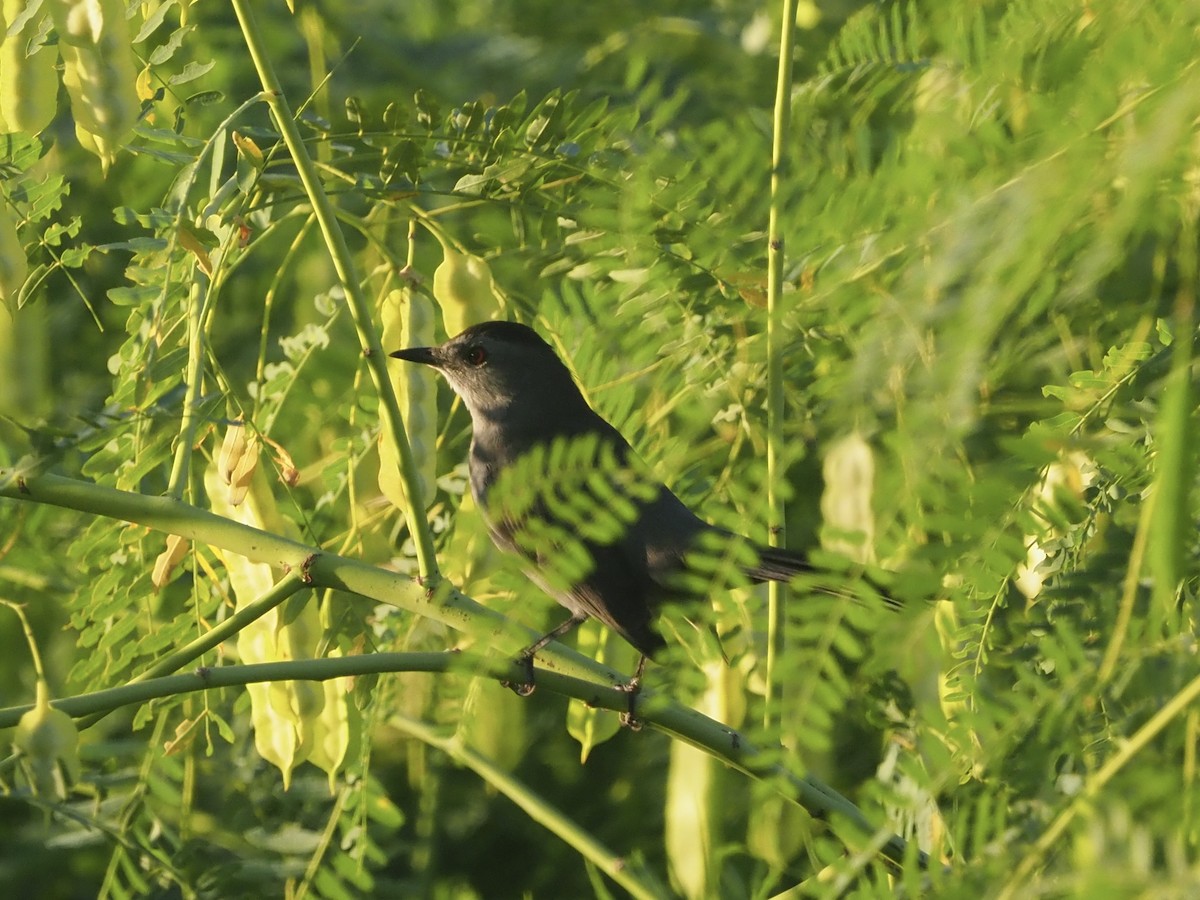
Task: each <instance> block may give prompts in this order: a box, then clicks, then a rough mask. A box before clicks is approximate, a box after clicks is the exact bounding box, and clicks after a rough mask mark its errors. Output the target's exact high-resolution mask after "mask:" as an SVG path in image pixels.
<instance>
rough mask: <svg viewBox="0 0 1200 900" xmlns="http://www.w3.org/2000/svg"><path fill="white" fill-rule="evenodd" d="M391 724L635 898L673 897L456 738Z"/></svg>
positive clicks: (417, 725)
mask: <svg viewBox="0 0 1200 900" xmlns="http://www.w3.org/2000/svg"><path fill="white" fill-rule="evenodd" d="M388 721H389V722H390V723H391V724H393V725H396V726H397V727H398V728H400V730H401V731H406V732H408V733H409V734H410V735H412V736H413V737H415V738H417V739H418V740H420V741H422V742H424V743H426V744H429V745H430V746H431V747H436V748H437V749H438V750H441V751H442V752H443V753H445V754H446V755H447V756H449V757H450V758H451V759H453V760H454V761H455V762H456V763H458V764H459V765H463V766H466V767H467V768H468V769H470V770H471V771H473V772H474V773H475V774H477V775H478V776H479V777H480V778H482V779H483V780H484V781H486V782H487V783H488V784H489V785H490V786H491V787H493V788H495V789H496V790H497V791H499V792H500V793H502V794H503V795H504V796H506V797H507V798H508V799H509V800H511V801H512V802H513V803H515V804H516V805H517V806H519V807H520V808H521V809H522V810H524V811H525V812H526V813H527V814H528V815H529V817H530V818H531V819H533V821H535V822H537V823H538V824H540V825H544V826H545V827H546V830H548V831H549V832H550V833H551V834H553V835H555V836H556V837H558V838H560V839H562V840H563V841H565V842H566V843H567V844H568V845H570V846H571V847H573V848H574V849H575V850H576V851H578V852H579V854H580V855H581V856H583V857H584V858H585V859H587V860H590V861H591V862H592V863H593V864H594V865H595V866H596V868H598V869H600V871H602V872H603V873H604V874H605V875H607V876H608V877H609V878H611V879H612V880H613V881H615V882H616V883H617V884H619V885H621V887H623V888H625V890H627V891H629V893H630V894H631V895H632V896H634V897H639V898H645V900H652V898H657V897H667V896H670V894H669V893H668V892H667V891H666V889H665V888H663V887H662V886H661V885H659V884H657V883H656V882H655V880H654V879H653V877H652V876H651V875H650V873H649V872H646V871H644V870H641V869H640V868H639V869H638V870H635V869H633V868H631V867H629V866H628V865H627V863H626V862H625V860H624V859H622V858H621V857H619V856H617V855H616V854H614V853H613V852H612V851H611V850H609V849H608V848H607V847H605V846H604V845H603V844H602V843H600V842H599V841H598V840H596V838H594V837H593V836H592V835H591V834H589V833H588V832H587V831H585V830H584V829H583V828H581V827H580V826H579V824H578V823H577V822H576V821H575V820H574V819H571V818H570V817H568V816H566V815H565V814H564V813H563V812H562V811H561V810H559V809H557V808H555V807H554V806H552V805H551V804H549V803H547V802H546V799H545V798H544V797H541V796H539V795H538V794H536V793H534V792H533V791H531V790H530V789H529V787H528V786H527V785H526V784H525V783H524V782H521V781H518V780H517V779H516V778H513V777H512V776H511V775H509V774H508V773H507V772H505V771H503V770H502V769H500V768H499V767H498V766H496V764H495V763H493V762H492V761H491V760H489V759H488V758H487V757H485V756H483V755H482V754H480V753H477V752H476V751H475V750H473V749H472V748H470V747H468V746H466V745H465V744H463V743H462V741H460V740H459V739H458V737H457V736H456V735H450V736H445V735H441V734H439V733H438V732H437V731H436V730H434V729H433V728H431V727H430V726H429V725H427V724H425V723H424V722H419V721H417V720H415V719H410V718H408V717H407V716H403V715H400V714H399V713H393V714H392V715H391V716H389V717H388Z"/></svg>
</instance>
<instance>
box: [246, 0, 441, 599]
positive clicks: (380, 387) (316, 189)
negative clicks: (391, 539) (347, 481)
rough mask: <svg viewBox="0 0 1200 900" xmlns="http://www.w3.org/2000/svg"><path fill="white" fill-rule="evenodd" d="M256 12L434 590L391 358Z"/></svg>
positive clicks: (275, 92) (252, 30)
mask: <svg viewBox="0 0 1200 900" xmlns="http://www.w3.org/2000/svg"><path fill="white" fill-rule="evenodd" d="M252 7H253V4H252V3H251V2H249V0H233V8H234V12H235V13H236V14H237V17H238V22H239V24H240V25H241V28H242V36H243V37H244V38H245V41H246V48H247V50H249V52H250V58H251V60H252V61H253V63H254V67H255V69H256V70H257V72H258V77H259V80H260V81H261V82H262V86H263V90H264V91H265V95H266V100H267V105H268V106H269V107H270V109H271V113H272V116H273V117H274V119H275V124H276V125H277V126H278V128H279V132H280V134H281V135H282V136H283V142H284V144H285V145H286V146H287V149H288V152H289V153H290V154H291V156H292V161H293V162H294V163H295V164H296V171H297V173H298V174H299V176H300V182H301V184H303V185H304V191H305V193H306V194H307V195H308V200H309V203H310V204H311V205H312V208H313V216H314V217H315V218H316V220H317V225H318V226H319V227H320V229H321V235H322V236H323V237H324V239H325V246H326V247H327V248H328V250H329V255H330V258H331V259H332V262H333V268H334V270H335V271H336V272H337V276H338V280H339V281H340V282H341V284H342V287H343V289H344V290H345V292H346V302H347V305H348V306H349V309H350V315H351V317H352V318H353V319H354V328H355V330H356V331H357V332H358V339H359V343H360V344H361V345H362V348H363V353H364V354H365V356H366V362H367V369H368V371H369V372H370V373H371V380H372V381H373V382H374V383H375V390H376V391H377V392H378V393H379V398H380V401H381V402H382V404H383V406H384V408H385V409H386V410H387V412H388V416H387V419H386V420H387V421H388V422H389V424H390V427H391V430H392V434H391V438H392V440H393V441H394V442H395V445H396V448H397V450H398V451H399V456H400V477H401V478H402V479H403V481H404V486H405V489H406V490H405V493H404V496H405V500H406V503H405V506H406V508H405V510H404V514H405V520H406V521H407V523H408V526H409V529H410V531H411V532H412V536H413V542H414V543H415V545H416V549H417V567H418V570H419V572H420V573H421V580H422V581H423V582H424V583H425V584H428V585H430V586H432V585H433V584H434V583H435V582H436V581H437V579H438V577H439V576H438V568H437V558H436V556H435V553H434V548H433V533H432V532H431V531H430V529H429V523H428V521H427V520H426V518H425V504H424V502H423V499H422V497H421V493H420V491H421V480H420V477H419V473H418V471H417V464H416V460H415V459H414V458H413V452H412V447H410V446H409V443H408V437H407V435H405V433H404V420H403V419H402V418H401V416H400V406H399V404H398V403H397V402H396V393H395V391H393V390H392V383H391V380H390V379H389V378H388V372H387V357H386V356H385V355H384V352H383V346H382V345H381V344H380V342H379V332H378V331H377V330H376V328H375V326H374V324H373V322H372V319H371V307H370V304H369V303H368V301H367V297H366V294H365V293H364V292H363V289H362V282H361V280H360V278H359V275H358V271H357V267H356V266H355V265H354V260H353V258H352V257H351V255H350V249H349V247H347V246H346V238H345V236H344V235H343V234H342V230H341V228H340V227H339V226H338V221H337V213H336V211H335V210H334V208H333V204H332V203H330V201H329V197H328V196H327V195H326V193H325V190H324V188H323V187H322V186H321V179H320V176H319V175H318V173H317V167H316V165H315V164H314V163H313V160H312V157H311V156H309V153H308V148H307V147H305V145H304V139H303V138H302V137H301V135H300V129H299V128H297V127H296V120H295V117H294V116H293V115H292V111H291V108H290V107H289V106H288V102H287V98H286V97H285V96H284V94H283V89H282V87H281V86H280V83H279V79H278V78H277V77H276V75H275V69H274V67H273V66H272V65H271V60H270V58H269V57H268V55H267V51H266V48H265V47H264V45H263V41H262V34H261V32H260V29H259V27H258V23H257V22H256V20H255V18H254V12H253V9H252Z"/></svg>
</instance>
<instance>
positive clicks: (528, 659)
mask: <svg viewBox="0 0 1200 900" xmlns="http://www.w3.org/2000/svg"><path fill="white" fill-rule="evenodd" d="M586 618H587V616H582V615H578V614H575V615H572V616H571V618H569V619H567V621H565V622H563V623H562V624H560V625H559V626H558V627H556V628H555V629H554V630H552V631H548V632H546V633H545V634H543V635H542V636H541V637H540V638H538V639H537V640H536V641H534V642H533V643H532V644H530V645H529V646H528V647H526V648H525V649H524V650H522V651H521V652H520V653H519V654H517V665H519V666H521V667H522V668H523V669H524V670H525V680H524V681H521V682H518V683H515V684H514V683H513V682H511V681H502V682H500V683H501V684H502V685H504V686H505V687H506V688H509V689H511V690H512V691H513V692H514V693H515V694H516V695H517V696H518V697H528V696H529V695H530V694H532V693H533V689H534V688H535V687H536V685H535V684H534V683H533V657H534V656H535V655H537V653H538V651H539V650H541V649H542V648H543V647H545V646H546V645H547V644H548V643H550V642H551V641H553V640H556V639H558V638H560V637H562V636H563V635H564V634H566V633H567V632H568V631H570V630H571V629H572V628H574V627H575V626H577V625H578V624H579V623H580V622H582V621H583V620H584V619H586Z"/></svg>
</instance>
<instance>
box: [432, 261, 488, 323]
mask: <svg viewBox="0 0 1200 900" xmlns="http://www.w3.org/2000/svg"><path fill="white" fill-rule="evenodd" d="M433 297H434V299H435V300H437V302H438V306H440V307H441V309H442V322H443V323H444V324H445V326H446V335H447V336H448V337H454V335H456V334H458V333H459V332H460V331H462V330H463V329H464V328H466V327H467V326H468V325H476V324H478V323H480V322H486V321H488V320H490V319H494V318H496V317H497V316H498V315H499V314H500V312H501V309H500V301H499V298H498V297H497V296H496V287H495V282H494V280H493V279H492V270H491V268H489V266H488V264H487V261H486V260H485V259H483V258H481V257H478V256H475V255H473V254H470V253H459V252H458V251H457V250H455V249H454V248H453V247H450V246H449V245H446V244H443V245H442V262H441V265H439V266H438V267H437V269H435V270H434V272H433Z"/></svg>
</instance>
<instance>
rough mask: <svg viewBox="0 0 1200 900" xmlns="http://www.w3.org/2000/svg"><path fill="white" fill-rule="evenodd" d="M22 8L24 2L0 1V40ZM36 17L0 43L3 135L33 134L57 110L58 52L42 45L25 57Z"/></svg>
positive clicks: (1, 121) (0, 102) (44, 125)
mask: <svg viewBox="0 0 1200 900" xmlns="http://www.w3.org/2000/svg"><path fill="white" fill-rule="evenodd" d="M25 6H26V3H25V0H3V3H2V4H0V37H2V36H3V33H4V29H5V28H6V27H7V25H9V24H13V23H15V22H16V20H17V17H18V16H19V15H21V13H22V12H23V11H24V9H25ZM39 18H40V17H39V16H31V17H30V18H29V19H27V20H26V22H25V25H24V27H23V28H22V29H21V30H20V31H18V32H17V33H16V34H14V35H11V36H10V37H8V38H5V39H4V41H3V43H2V44H0V123H3V125H2V126H0V128H2V130H3V131H4V132H10V131H25V132H28V133H29V134H37V133H38V132H40V131H41V130H42V129H44V128H45V127H46V126H47V125H49V124H50V122H51V120H52V119H53V118H54V113H55V112H56V111H57V108H58V72H57V70H56V67H57V66H58V50H57V49H56V48H55V47H53V46H51V45H49V44H43V45H42V46H41V47H38V48H37V50H36V51H35V52H34V53H32V54H30V55H27V54H28V53H29V42H30V40H31V39H32V38H33V36H34V35H35V34H36V33H37V31H38V25H39V21H38V20H39Z"/></svg>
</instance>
